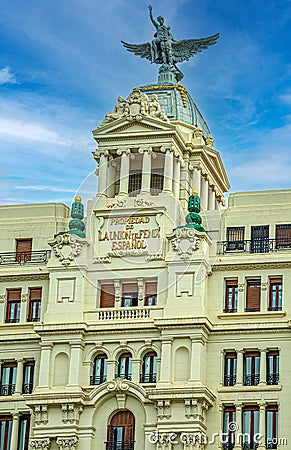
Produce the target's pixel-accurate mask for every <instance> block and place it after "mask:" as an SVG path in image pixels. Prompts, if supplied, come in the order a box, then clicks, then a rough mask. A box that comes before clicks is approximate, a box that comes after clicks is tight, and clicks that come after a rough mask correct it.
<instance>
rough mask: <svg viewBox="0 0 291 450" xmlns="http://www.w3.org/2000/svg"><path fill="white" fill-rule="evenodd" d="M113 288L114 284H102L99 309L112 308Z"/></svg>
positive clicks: (113, 302)
mask: <svg viewBox="0 0 291 450" xmlns="http://www.w3.org/2000/svg"><path fill="white" fill-rule="evenodd" d="M114 304H115V288H114V284H102V285H101V292H100V308H114Z"/></svg>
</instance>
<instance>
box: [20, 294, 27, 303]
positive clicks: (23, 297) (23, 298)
mask: <svg viewBox="0 0 291 450" xmlns="http://www.w3.org/2000/svg"><path fill="white" fill-rule="evenodd" d="M27 299H28V294H21V301H22V302H26V301H27Z"/></svg>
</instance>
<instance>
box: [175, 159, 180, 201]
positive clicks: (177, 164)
mask: <svg viewBox="0 0 291 450" xmlns="http://www.w3.org/2000/svg"><path fill="white" fill-rule="evenodd" d="M180 177H181V162H180V160H179V159H178V158H175V159H174V176H173V191H174V196H175V197H176V199H177V200H179V198H180Z"/></svg>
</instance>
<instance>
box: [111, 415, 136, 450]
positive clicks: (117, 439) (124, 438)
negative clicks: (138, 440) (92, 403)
mask: <svg viewBox="0 0 291 450" xmlns="http://www.w3.org/2000/svg"><path fill="white" fill-rule="evenodd" d="M134 422H135V420H134V415H133V414H132V413H131V412H130V411H127V410H126V411H120V412H118V413H116V414H114V416H113V417H112V419H111V420H110V423H109V425H108V432H107V442H106V450H134Z"/></svg>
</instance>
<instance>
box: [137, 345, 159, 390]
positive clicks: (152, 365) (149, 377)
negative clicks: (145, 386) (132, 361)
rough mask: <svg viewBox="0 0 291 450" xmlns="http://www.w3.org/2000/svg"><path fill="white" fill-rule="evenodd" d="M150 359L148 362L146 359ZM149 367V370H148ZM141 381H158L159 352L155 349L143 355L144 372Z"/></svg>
mask: <svg viewBox="0 0 291 450" xmlns="http://www.w3.org/2000/svg"><path fill="white" fill-rule="evenodd" d="M147 358H148V359H149V364H147V361H146V359H147ZM148 368H149V370H148ZM140 382H141V383H156V382H157V353H156V352H155V351H153V350H151V351H149V352H147V353H146V354H145V355H144V357H143V364H142V373H141V376H140Z"/></svg>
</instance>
